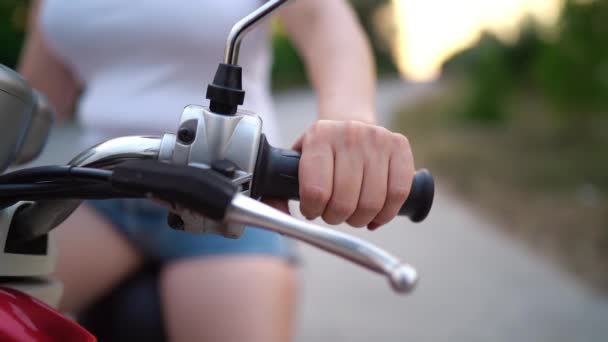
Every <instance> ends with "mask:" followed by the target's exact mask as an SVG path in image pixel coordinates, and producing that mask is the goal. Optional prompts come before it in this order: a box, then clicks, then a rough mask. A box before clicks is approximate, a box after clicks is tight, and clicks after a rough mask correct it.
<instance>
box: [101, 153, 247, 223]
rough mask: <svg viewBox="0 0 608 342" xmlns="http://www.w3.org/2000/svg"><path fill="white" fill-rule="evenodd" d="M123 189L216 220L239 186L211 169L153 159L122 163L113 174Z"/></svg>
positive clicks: (223, 214)
mask: <svg viewBox="0 0 608 342" xmlns="http://www.w3.org/2000/svg"><path fill="white" fill-rule="evenodd" d="M110 181H111V183H112V186H113V187H115V188H117V189H118V190H121V191H128V192H140V193H143V194H149V195H152V196H153V197H155V198H158V199H160V200H162V201H165V202H168V203H171V204H174V205H177V206H179V207H183V208H186V209H189V210H192V211H195V212H198V213H200V214H202V215H203V216H206V217H209V218H211V219H214V220H222V219H223V218H224V216H225V214H226V210H227V209H228V207H229V206H230V202H231V201H232V198H233V197H234V196H235V194H236V193H237V187H236V186H235V185H233V184H232V183H231V182H230V180H228V179H227V178H226V177H224V176H222V175H220V174H218V173H217V172H215V171H213V170H211V169H200V168H196V167H190V166H185V165H172V164H165V163H162V162H158V161H153V160H140V161H130V162H125V163H122V164H120V165H118V166H116V167H115V168H114V172H113V174H112V176H111V177H110Z"/></svg>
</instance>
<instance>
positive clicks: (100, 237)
mask: <svg viewBox="0 0 608 342" xmlns="http://www.w3.org/2000/svg"><path fill="white" fill-rule="evenodd" d="M55 238H56V239H57V241H58V245H59V260H58V263H57V272H56V274H55V275H56V276H57V277H58V278H59V279H60V280H61V281H62V282H63V285H64V293H63V297H62V300H61V304H60V309H61V310H63V311H67V312H74V313H75V312H78V311H80V310H82V309H83V308H84V307H86V306H87V305H89V304H91V303H92V302H93V301H94V300H95V299H97V298H99V297H100V296H101V295H103V294H104V293H105V292H106V291H108V290H109V289H110V288H112V287H113V286H114V285H116V284H117V283H118V282H119V281H120V280H122V279H123V278H124V277H125V276H127V275H128V274H129V273H131V272H132V271H134V270H135V269H136V268H137V267H138V266H139V265H140V264H141V262H142V258H141V256H140V255H139V254H138V253H137V251H136V250H135V249H134V248H133V247H132V246H131V245H129V243H128V242H127V241H126V240H125V239H123V238H122V236H121V235H120V234H119V233H118V232H117V231H116V229H114V227H113V226H112V224H111V223H109V222H108V221H106V220H105V219H104V218H103V216H101V215H99V214H98V213H97V212H96V211H95V210H94V209H91V208H90V207H88V206H86V205H82V206H80V208H78V210H76V212H74V214H72V216H70V218H68V219H67V220H66V221H65V222H64V223H62V224H61V226H60V227H59V228H57V232H56V233H55Z"/></svg>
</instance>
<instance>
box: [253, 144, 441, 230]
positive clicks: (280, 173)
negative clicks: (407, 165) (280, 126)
mask: <svg viewBox="0 0 608 342" xmlns="http://www.w3.org/2000/svg"><path fill="white" fill-rule="evenodd" d="M299 165H300V153H299V152H297V151H291V150H284V149H280V148H276V147H272V146H270V144H268V141H267V140H266V137H265V136H264V135H262V139H261V141H260V150H259V153H258V159H257V164H256V168H255V173H254V175H253V184H252V188H251V195H252V197H261V196H268V197H276V198H288V199H298V198H299V195H300V186H299V182H298V169H299ZM434 194H435V182H434V180H433V176H432V175H431V173H430V172H429V171H428V170H425V169H423V170H420V171H418V172H416V175H415V176H414V180H413V183H412V188H411V190H410V194H409V196H408V198H407V200H406V201H405V203H404V204H403V207H401V210H399V215H402V216H407V217H409V218H410V220H412V221H413V222H421V221H423V220H424V219H425V218H426V217H427V216H428V214H429V212H430V211H431V207H432V206H433V198H434Z"/></svg>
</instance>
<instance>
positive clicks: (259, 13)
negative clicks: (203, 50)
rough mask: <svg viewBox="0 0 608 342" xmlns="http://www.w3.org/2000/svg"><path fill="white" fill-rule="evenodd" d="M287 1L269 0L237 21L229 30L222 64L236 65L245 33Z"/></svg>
mask: <svg viewBox="0 0 608 342" xmlns="http://www.w3.org/2000/svg"><path fill="white" fill-rule="evenodd" d="M287 1H289V0H270V1H268V2H266V3H265V4H264V5H262V6H260V7H259V8H258V9H256V10H255V11H253V12H252V13H251V14H249V15H247V16H246V17H244V18H243V19H241V20H239V22H237V23H236V24H235V25H234V26H233V27H232V30H230V34H229V35H228V39H227V41H226V49H225V57H224V63H226V64H232V65H236V64H238V62H239V51H240V49H241V41H242V40H243V37H245V35H246V34H247V32H249V31H251V30H253V29H254V28H255V27H256V26H257V25H258V24H259V23H260V22H261V21H262V20H264V19H265V18H266V17H268V15H270V14H271V13H273V12H274V11H276V10H277V9H278V8H279V7H281V6H282V5H284V4H285V3H286V2H287Z"/></svg>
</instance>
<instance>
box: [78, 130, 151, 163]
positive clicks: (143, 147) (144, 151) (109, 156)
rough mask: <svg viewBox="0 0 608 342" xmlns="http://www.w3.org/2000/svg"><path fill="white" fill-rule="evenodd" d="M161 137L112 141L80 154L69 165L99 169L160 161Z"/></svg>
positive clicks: (132, 137) (125, 138) (124, 138)
mask: <svg viewBox="0 0 608 342" xmlns="http://www.w3.org/2000/svg"><path fill="white" fill-rule="evenodd" d="M161 141H162V139H161V138H160V137H145V136H131V137H121V138H116V139H111V140H108V141H106V142H103V143H101V144H99V145H96V146H93V147H91V148H90V149H88V150H86V151H84V152H82V153H80V154H79V155H77V156H76V157H75V158H74V159H72V160H71V161H70V162H69V164H70V165H73V166H86V167H97V168H111V167H112V166H114V165H116V164H118V163H120V162H123V161H125V160H131V159H158V154H159V153H160V147H161Z"/></svg>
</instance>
